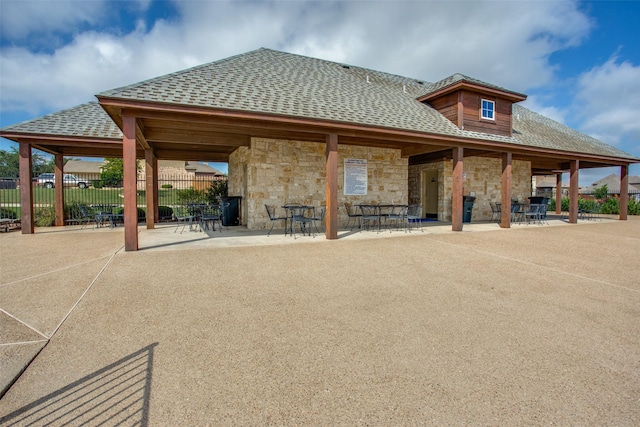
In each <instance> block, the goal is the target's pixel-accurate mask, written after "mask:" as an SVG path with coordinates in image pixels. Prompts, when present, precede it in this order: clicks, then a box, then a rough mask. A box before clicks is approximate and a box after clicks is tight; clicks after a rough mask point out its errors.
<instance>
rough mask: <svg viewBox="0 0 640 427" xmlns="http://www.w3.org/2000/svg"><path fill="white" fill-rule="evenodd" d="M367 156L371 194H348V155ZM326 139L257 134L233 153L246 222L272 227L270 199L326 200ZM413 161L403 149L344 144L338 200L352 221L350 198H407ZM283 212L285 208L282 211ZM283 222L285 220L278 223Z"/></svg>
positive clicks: (234, 189) (233, 188) (232, 171)
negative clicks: (346, 205)
mask: <svg viewBox="0 0 640 427" xmlns="http://www.w3.org/2000/svg"><path fill="white" fill-rule="evenodd" d="M346 158H357V159H366V160H367V166H368V190H367V195H366V196H344V194H343V186H344V159H346ZM325 166H326V160H325V144H322V143H314V142H305V141H285V140H274V139H263V138H253V139H252V140H251V147H250V148H240V149H238V150H236V151H235V152H234V153H233V154H232V155H231V157H230V159H229V195H230V196H242V197H243V199H242V222H243V224H244V225H246V226H247V228H249V229H250V230H255V229H264V228H266V227H270V226H271V224H270V223H269V219H268V217H267V212H266V210H265V208H264V205H265V204H268V205H272V206H275V207H277V208H278V210H280V206H282V205H284V204H287V203H302V204H310V205H313V206H316V207H321V206H324V205H325V204H326V193H325V192H326V171H325ZM407 178H408V162H407V159H406V158H401V157H400V150H395V149H384V148H374V147H359V146H349V145H339V146H338V206H339V214H340V216H339V220H340V223H341V224H344V223H346V222H347V219H348V218H347V216H346V211H345V209H344V203H345V202H351V203H353V204H358V203H370V202H374V203H390V202H395V203H407V199H408V189H407ZM279 213H283V212H279ZM278 225H280V224H278Z"/></svg>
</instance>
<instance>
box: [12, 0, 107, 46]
mask: <svg viewBox="0 0 640 427" xmlns="http://www.w3.org/2000/svg"><path fill="white" fill-rule="evenodd" d="M104 7H105V4H104V2H103V1H83V2H73V1H51V0H50V1H29V0H26V1H25V0H3V1H1V2H0V9H1V11H2V14H1V16H2V17H1V18H0V23H1V25H0V28H1V30H0V31H1V34H2V37H7V38H12V39H23V38H25V37H27V36H29V35H30V34H32V33H34V32H38V33H47V32H51V31H56V30H65V29H67V28H69V27H70V26H73V25H77V24H79V23H85V24H94V23H96V22H98V20H99V19H100V18H101V16H102V15H103V13H104Z"/></svg>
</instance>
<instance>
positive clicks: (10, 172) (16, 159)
mask: <svg viewBox="0 0 640 427" xmlns="http://www.w3.org/2000/svg"><path fill="white" fill-rule="evenodd" d="M31 167H32V168H33V173H34V175H40V174H41V173H46V172H53V170H54V161H53V158H47V157H46V156H44V155H42V154H40V153H37V152H36V153H33V154H32V155H31ZM19 175H20V152H19V151H18V149H17V148H16V147H11V149H10V150H9V151H7V150H0V177H4V178H17V177H18V176H19Z"/></svg>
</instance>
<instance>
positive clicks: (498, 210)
mask: <svg viewBox="0 0 640 427" xmlns="http://www.w3.org/2000/svg"><path fill="white" fill-rule="evenodd" d="M489 205H490V206H491V214H492V218H491V220H492V221H500V217H501V215H502V203H496V202H490V203H489ZM511 222H512V223H517V224H522V223H526V224H531V223H533V224H538V225H542V224H543V223H547V224H548V222H547V205H546V203H521V202H512V203H511Z"/></svg>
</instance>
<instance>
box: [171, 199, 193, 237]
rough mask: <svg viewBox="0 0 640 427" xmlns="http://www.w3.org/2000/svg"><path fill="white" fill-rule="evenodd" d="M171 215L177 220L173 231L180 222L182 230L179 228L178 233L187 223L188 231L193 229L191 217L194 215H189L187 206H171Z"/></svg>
mask: <svg viewBox="0 0 640 427" xmlns="http://www.w3.org/2000/svg"><path fill="white" fill-rule="evenodd" d="M173 217H174V218H175V220H176V221H177V224H176V229H175V230H173V232H174V233H175V232H176V231H178V227H180V223H182V230H180V234H182V232H183V231H184V228H185V227H186V226H187V223H188V224H189V231H193V219H194V216H193V215H191V212H190V211H189V208H188V207H187V206H183V205H180V206H176V207H174V208H173Z"/></svg>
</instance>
